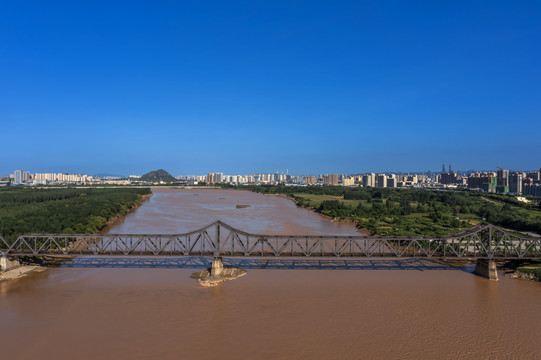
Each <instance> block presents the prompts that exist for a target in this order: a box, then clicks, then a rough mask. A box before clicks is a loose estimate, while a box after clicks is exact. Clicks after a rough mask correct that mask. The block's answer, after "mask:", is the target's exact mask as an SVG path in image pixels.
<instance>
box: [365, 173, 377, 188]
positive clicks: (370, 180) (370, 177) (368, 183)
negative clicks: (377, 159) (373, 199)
mask: <svg viewBox="0 0 541 360" xmlns="http://www.w3.org/2000/svg"><path fill="white" fill-rule="evenodd" d="M362 185H363V187H374V186H376V174H374V173H370V174H365V175H363V179H362Z"/></svg>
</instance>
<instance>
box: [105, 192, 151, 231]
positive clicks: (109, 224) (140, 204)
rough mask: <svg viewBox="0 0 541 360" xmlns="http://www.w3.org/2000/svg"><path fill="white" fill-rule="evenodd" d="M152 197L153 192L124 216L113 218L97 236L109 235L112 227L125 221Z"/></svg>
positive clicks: (143, 197) (142, 197) (144, 196)
mask: <svg viewBox="0 0 541 360" xmlns="http://www.w3.org/2000/svg"><path fill="white" fill-rule="evenodd" d="M151 191H152V190H151ZM152 195H154V193H152V192H151V193H150V194H146V195H142V196H141V201H140V202H139V203H137V204H135V205H134V206H132V207H131V208H129V209H128V211H126V212H125V213H124V214H121V215H116V216H114V217H112V218H111V219H110V220H109V221H107V223H106V224H105V226H104V227H103V228H101V229H100V230H99V231H97V232H96V234H107V233H108V232H109V230H110V229H111V227H113V226H115V224H116V223H118V222H119V221H120V220H123V219H124V218H125V217H126V216H128V215H130V214H131V213H133V212H134V211H136V210H137V209H139V208H140V207H141V206H143V204H144V203H145V201H147V200H148V199H150V198H151V197H152Z"/></svg>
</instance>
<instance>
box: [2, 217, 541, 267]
mask: <svg viewBox="0 0 541 360" xmlns="http://www.w3.org/2000/svg"><path fill="white" fill-rule="evenodd" d="M0 252H1V253H2V254H3V255H18V256H20V255H67V256H70V255H71V256H77V255H116V256H129V255H145V256H266V257H291V256H303V257H376V256H379V257H416V258H421V257H427V258H478V259H515V258H516V259H521V258H541V238H540V237H526V236H519V235H516V234H514V233H511V232H509V231H506V230H503V229H500V228H498V227H496V226H494V225H491V224H481V225H478V226H476V227H473V228H471V229H469V230H468V231H465V232H463V233H459V234H455V235H449V236H443V237H408V236H405V237H392V236H386V237H383V236H332V235H274V234H251V233H248V232H245V231H242V230H238V229H235V228H233V227H231V226H229V225H227V224H225V223H223V222H221V221H216V222H214V223H212V224H210V225H208V226H205V227H204V228H202V229H199V230H196V231H192V232H189V233H185V234H32V235H24V236H19V237H18V238H17V239H15V240H14V241H7V240H5V239H4V238H2V237H0Z"/></svg>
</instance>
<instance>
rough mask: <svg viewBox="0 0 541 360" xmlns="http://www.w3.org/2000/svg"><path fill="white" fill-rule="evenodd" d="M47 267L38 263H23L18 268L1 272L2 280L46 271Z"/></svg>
mask: <svg viewBox="0 0 541 360" xmlns="http://www.w3.org/2000/svg"><path fill="white" fill-rule="evenodd" d="M46 269H47V268H45V267H43V266H38V265H23V266H20V267H18V268H16V269H12V270H8V271H3V272H0V282H2V281H7V280H13V279H18V278H21V277H23V276H25V275H28V274H31V273H36V272H41V271H45V270H46Z"/></svg>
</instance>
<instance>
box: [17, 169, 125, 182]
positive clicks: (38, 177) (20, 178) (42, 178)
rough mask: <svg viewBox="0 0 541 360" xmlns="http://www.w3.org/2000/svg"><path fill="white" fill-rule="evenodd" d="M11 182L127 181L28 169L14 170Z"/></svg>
mask: <svg viewBox="0 0 541 360" xmlns="http://www.w3.org/2000/svg"><path fill="white" fill-rule="evenodd" d="M10 178H11V184H13V185H62V184H77V185H92V184H118V185H126V184H129V181H126V180H123V179H120V178H110V177H103V178H102V177H95V176H90V175H80V174H64V173H35V174H32V173H30V172H28V171H23V170H15V171H14V172H13V174H10Z"/></svg>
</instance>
